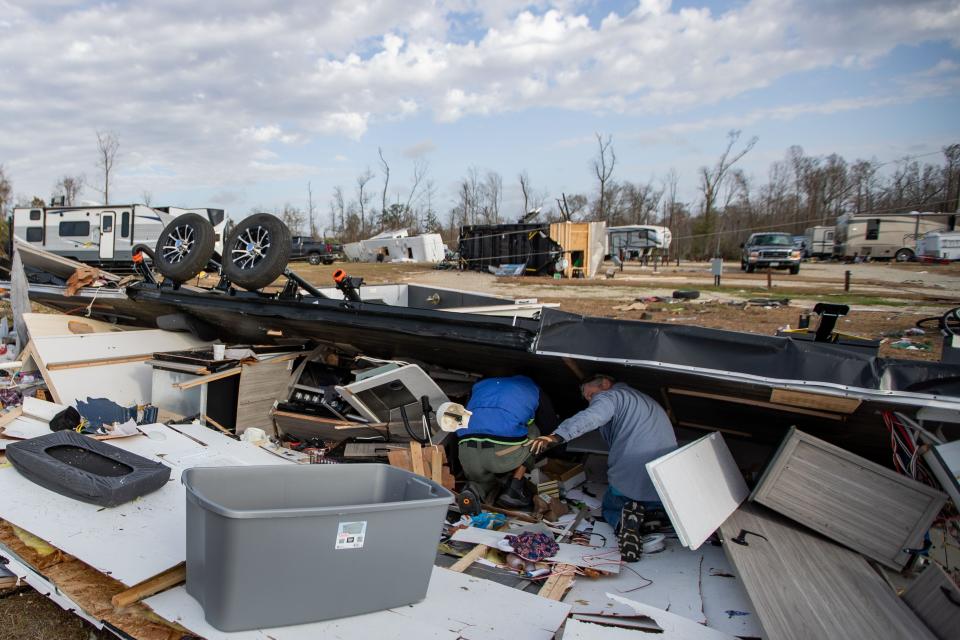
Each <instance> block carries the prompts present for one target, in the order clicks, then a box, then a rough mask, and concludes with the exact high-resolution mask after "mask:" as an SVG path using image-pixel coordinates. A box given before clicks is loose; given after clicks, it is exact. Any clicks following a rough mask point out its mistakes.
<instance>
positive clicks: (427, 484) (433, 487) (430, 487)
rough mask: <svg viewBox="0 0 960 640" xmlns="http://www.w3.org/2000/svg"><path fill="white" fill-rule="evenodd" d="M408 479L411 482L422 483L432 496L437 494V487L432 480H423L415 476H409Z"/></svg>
mask: <svg viewBox="0 0 960 640" xmlns="http://www.w3.org/2000/svg"><path fill="white" fill-rule="evenodd" d="M410 480H411V481H413V482H416V483H417V484H422V485H423V486H425V487H426V488H427V489H428V490H429V491H430V495H432V496H435V495H437V487H436V485H434V484H433V483H432V482H429V481H427V480H423V479H421V478H417V477H413V478H410Z"/></svg>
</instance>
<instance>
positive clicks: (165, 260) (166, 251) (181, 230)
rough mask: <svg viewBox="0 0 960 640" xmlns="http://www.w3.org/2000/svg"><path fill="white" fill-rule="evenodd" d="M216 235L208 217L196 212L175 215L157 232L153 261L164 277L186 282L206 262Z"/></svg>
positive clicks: (201, 268) (211, 253) (212, 248)
mask: <svg viewBox="0 0 960 640" xmlns="http://www.w3.org/2000/svg"><path fill="white" fill-rule="evenodd" d="M216 235H217V234H216V231H215V230H214V228H213V225H212V224H210V221H209V220H207V219H206V218H204V217H202V216H200V215H198V214H196V213H186V214H184V215H182V216H177V217H176V219H174V220H173V222H171V223H170V224H168V225H167V226H166V227H164V229H163V231H161V232H160V237H159V238H157V248H156V250H155V251H154V255H153V256H152V257H153V264H154V265H155V266H156V269H157V271H159V272H160V273H161V274H163V275H164V277H166V278H169V279H171V280H173V281H175V282H186V281H187V280H189V279H191V278H193V277H194V276H195V275H197V274H198V273H200V272H201V271H203V269H204V267H206V266H207V262H209V261H210V258H211V257H212V256H213V252H214V245H215V244H216ZM147 255H149V254H147Z"/></svg>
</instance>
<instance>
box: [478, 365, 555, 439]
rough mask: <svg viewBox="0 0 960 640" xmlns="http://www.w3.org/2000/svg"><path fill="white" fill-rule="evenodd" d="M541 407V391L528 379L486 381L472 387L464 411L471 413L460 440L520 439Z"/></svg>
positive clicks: (493, 379) (514, 378)
mask: <svg viewBox="0 0 960 640" xmlns="http://www.w3.org/2000/svg"><path fill="white" fill-rule="evenodd" d="M539 404H540V388H539V387H537V384H536V383H535V382H534V381H533V380H531V379H530V378H528V377H527V376H512V377H509V378H487V379H486V380H481V381H480V382H478V383H476V384H475V385H473V392H472V393H471V394H470V402H468V403H467V409H469V410H470V411H472V412H473V415H472V416H470V424H469V426H468V427H467V428H466V429H464V430H462V431H460V432H459V436H460V439H461V440H462V439H463V438H470V437H484V436H487V437H492V438H494V439H495V438H497V437H501V438H509V439H523V438H526V437H527V433H528V429H527V424H528V423H529V422H530V420H532V419H533V416H534V414H535V413H536V411H537V406H538V405H539Z"/></svg>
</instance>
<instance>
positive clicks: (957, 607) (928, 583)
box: [903, 563, 960, 640]
mask: <svg viewBox="0 0 960 640" xmlns="http://www.w3.org/2000/svg"><path fill="white" fill-rule="evenodd" d="M903 601H904V602H906V603H907V606H908V607H910V608H911V609H913V612H914V613H916V614H917V617H918V618H920V619H921V620H922V621H923V622H924V624H926V625H927V627H929V628H930V630H931V631H933V633H934V634H935V635H936V636H937V638H939V639H940V640H953V639H954V638H956V637H957V633H958V631H960V588H957V585H956V584H954V582H953V580H951V579H950V576H948V575H947V573H946V572H945V571H944V570H943V569H942V568H941V567H940V565H938V564H934V563H931V564H930V566H929V567H927V568H926V569H924V570H923V572H922V573H921V574H920V575H919V576H918V577H917V579H916V580H914V581H913V582H912V583H911V584H910V586H909V587H907V590H906V592H904V594H903Z"/></svg>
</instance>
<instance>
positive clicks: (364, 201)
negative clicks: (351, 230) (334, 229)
mask: <svg viewBox="0 0 960 640" xmlns="http://www.w3.org/2000/svg"><path fill="white" fill-rule="evenodd" d="M371 180H373V172H372V171H370V168H369V167H367V169H366V171H364V172H363V173H361V174H360V175H359V176H357V207H358V208H359V209H360V235H364V234H366V232H367V218H366V211H367V205H368V204H370V193H369V192H367V191H366V188H367V183H368V182H370V181H371ZM340 226H343V220H341V221H340Z"/></svg>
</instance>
